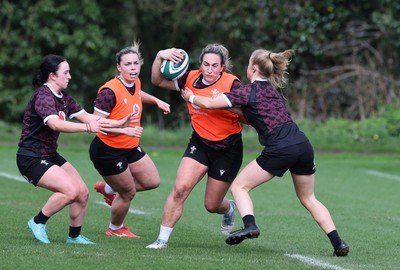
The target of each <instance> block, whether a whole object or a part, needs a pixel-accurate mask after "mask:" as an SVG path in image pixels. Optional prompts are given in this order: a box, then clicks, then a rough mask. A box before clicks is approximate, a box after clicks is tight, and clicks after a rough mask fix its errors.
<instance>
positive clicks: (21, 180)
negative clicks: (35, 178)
mask: <svg viewBox="0 0 400 270" xmlns="http://www.w3.org/2000/svg"><path fill="white" fill-rule="evenodd" d="M0 176H3V177H5V178H8V179H11V180H16V181H20V182H25V183H28V181H26V180H25V179H24V178H23V177H22V176H17V175H13V174H10V173H6V172H0ZM96 203H97V204H102V205H105V206H108V207H110V206H109V205H108V204H106V203H105V202H101V201H96ZM129 213H132V214H137V215H144V214H145V212H143V211H141V210H137V209H132V208H129Z"/></svg>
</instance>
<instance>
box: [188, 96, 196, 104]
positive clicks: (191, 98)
mask: <svg viewBox="0 0 400 270" xmlns="http://www.w3.org/2000/svg"><path fill="white" fill-rule="evenodd" d="M194 97H195V95H190V97H189V102H190V103H192V104H193V102H194Z"/></svg>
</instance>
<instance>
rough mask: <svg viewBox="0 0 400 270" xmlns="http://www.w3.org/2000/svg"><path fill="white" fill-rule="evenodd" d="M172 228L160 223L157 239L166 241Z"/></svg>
mask: <svg viewBox="0 0 400 270" xmlns="http://www.w3.org/2000/svg"><path fill="white" fill-rule="evenodd" d="M173 229H174V228H170V227H165V226H163V225H161V226H160V234H159V235H158V239H160V240H164V241H165V242H168V239H169V237H170V236H171V233H172V230H173Z"/></svg>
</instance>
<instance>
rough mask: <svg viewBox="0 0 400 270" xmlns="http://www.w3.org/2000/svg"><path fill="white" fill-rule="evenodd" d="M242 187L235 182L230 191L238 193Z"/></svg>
mask: <svg viewBox="0 0 400 270" xmlns="http://www.w3.org/2000/svg"><path fill="white" fill-rule="evenodd" d="M240 189H241V188H240V187H239V186H238V185H237V184H236V183H235V182H233V183H232V185H231V187H230V191H231V193H232V194H235V193H237V192H238V191H239V190H240Z"/></svg>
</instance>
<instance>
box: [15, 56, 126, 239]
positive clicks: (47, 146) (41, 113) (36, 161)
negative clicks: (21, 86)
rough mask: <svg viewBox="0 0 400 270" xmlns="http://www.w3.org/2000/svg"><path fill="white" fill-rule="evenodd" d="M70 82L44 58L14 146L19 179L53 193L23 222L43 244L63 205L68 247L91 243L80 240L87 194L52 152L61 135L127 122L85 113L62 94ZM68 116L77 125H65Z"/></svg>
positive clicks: (58, 60) (57, 61)
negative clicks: (48, 224)
mask: <svg viewBox="0 0 400 270" xmlns="http://www.w3.org/2000/svg"><path fill="white" fill-rule="evenodd" d="M70 79H71V75H70V68H69V65H68V62H67V60H66V59H65V58H64V57H63V56H59V55H47V56H46V57H44V59H43V61H42V63H41V64H40V67H39V70H38V72H37V74H36V75H35V77H34V78H33V80H32V84H33V86H34V87H35V88H36V90H35V92H34V93H33V95H32V97H31V98H30V100H29V102H28V105H27V107H26V110H25V114H24V117H23V122H22V133H21V139H20V141H19V144H18V146H19V149H18V152H17V165H18V169H19V171H20V172H21V174H22V176H23V177H24V178H25V179H26V180H27V181H29V182H30V183H31V184H33V185H34V186H38V187H41V188H44V189H47V190H50V191H52V192H53V194H52V195H51V196H50V198H49V199H48V201H47V202H46V204H45V205H44V206H43V208H42V209H41V211H40V212H39V213H38V214H37V215H36V216H35V217H33V218H32V219H30V220H29V222H28V228H29V230H30V231H31V232H32V233H33V235H34V236H35V238H36V239H37V240H38V241H39V242H41V243H45V244H49V243H50V241H49V239H48V237H47V233H46V222H47V221H48V219H49V218H50V217H52V216H53V215H54V214H56V213H57V212H59V211H60V210H62V209H63V208H64V207H66V206H68V205H69V217H70V227H69V234H68V237H67V243H71V244H93V242H92V241H90V240H89V239H88V238H86V237H84V236H83V235H81V228H82V224H83V220H84V217H85V214H86V208H87V203H88V197H89V192H88V189H87V186H86V185H85V183H84V181H83V180H82V177H81V176H80V175H79V173H78V172H77V171H76V169H75V168H74V167H73V166H72V165H71V163H69V162H68V161H66V160H65V159H64V158H63V157H62V156H61V155H60V154H59V153H58V152H57V140H58V136H59V134H60V132H66V133H72V132H88V133H91V132H105V131H106V130H108V129H110V128H113V127H120V126H124V125H125V124H126V123H127V122H128V121H130V116H128V117H126V118H124V119H121V120H120V121H110V120H103V119H99V117H98V116H95V115H93V114H89V113H87V112H86V111H85V110H84V109H83V108H82V107H81V106H80V105H79V104H78V103H77V102H75V100H74V99H73V98H72V97H71V96H70V95H69V94H68V93H67V92H66V91H65V89H66V88H67V86H68V83H69V80H70ZM67 117H68V118H70V119H72V118H75V119H77V120H78V121H80V122H81V123H76V122H70V121H66V120H67Z"/></svg>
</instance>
